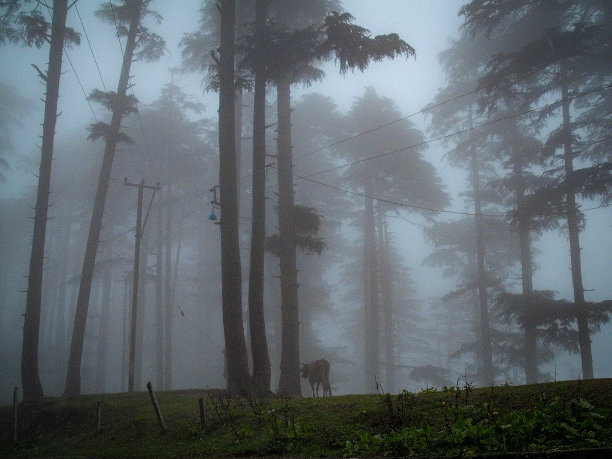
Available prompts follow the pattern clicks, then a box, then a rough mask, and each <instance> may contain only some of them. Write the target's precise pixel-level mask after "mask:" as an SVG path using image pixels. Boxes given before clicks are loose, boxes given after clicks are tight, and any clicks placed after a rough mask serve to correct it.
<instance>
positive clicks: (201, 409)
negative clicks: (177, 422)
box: [198, 398, 206, 429]
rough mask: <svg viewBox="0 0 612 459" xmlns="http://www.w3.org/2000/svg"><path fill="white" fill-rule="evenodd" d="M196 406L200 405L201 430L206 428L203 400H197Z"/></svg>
mask: <svg viewBox="0 0 612 459" xmlns="http://www.w3.org/2000/svg"><path fill="white" fill-rule="evenodd" d="M198 404H199V405H200V427H202V429H205V428H206V411H204V399H203V398H200V399H199V400H198Z"/></svg>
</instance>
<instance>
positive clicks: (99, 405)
mask: <svg viewBox="0 0 612 459" xmlns="http://www.w3.org/2000/svg"><path fill="white" fill-rule="evenodd" d="M96 431H97V433H100V432H102V402H98V427H97V429H96Z"/></svg>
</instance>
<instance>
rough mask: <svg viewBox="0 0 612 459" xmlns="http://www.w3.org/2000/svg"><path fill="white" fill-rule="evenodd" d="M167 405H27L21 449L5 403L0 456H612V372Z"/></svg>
mask: <svg viewBox="0 0 612 459" xmlns="http://www.w3.org/2000/svg"><path fill="white" fill-rule="evenodd" d="M199 398H203V399H204V407H205V413H206V416H205V420H206V425H205V426H204V427H202V426H201V421H200V414H199V404H198V399H199ZM157 400H158V402H159V406H160V408H161V411H162V415H163V418H164V420H165V424H166V426H167V432H166V433H163V432H162V431H161V428H160V425H159V424H158V421H157V418H156V416H155V411H154V409H153V405H152V404H151V401H150V399H149V395H148V394H147V393H146V392H141V393H135V394H105V395H89V396H81V397H78V398H74V399H59V398H58V399H47V400H45V401H44V402H41V403H38V404H21V405H19V408H18V419H19V421H18V426H19V429H18V430H19V432H18V442H17V444H16V445H15V444H14V443H13V440H12V436H13V423H12V418H13V411H12V407H10V406H9V407H3V408H1V409H0V439H1V443H0V456H1V457H41V456H45V457H48V456H115V457H116V456H138V457H153V456H155V457H164V456H165V457H169V456H254V455H258V456H261V455H279V456H280V455H282V456H307V457H320V456H374V455H377V456H382V455H391V456H409V455H430V456H437V455H463V456H470V455H477V454H485V453H488V454H492V453H496V454H498V453H507V452H522V451H553V450H554V451H558V450H564V451H566V454H565V457H580V456H578V454H579V453H578V452H577V451H572V452H571V453H567V450H577V449H588V451H583V453H586V454H587V455H588V457H596V456H601V457H605V456H607V457H610V456H611V455H612V449H607V448H611V447H612V415H611V413H612V379H599V380H591V381H563V382H556V383H545V384H536V385H530V386H516V387H511V386H499V387H491V388H481V389H479V388H472V387H471V386H469V385H463V386H461V387H455V388H447V389H445V390H443V391H433V390H428V391H422V392H420V393H417V394H412V393H407V392H403V393H401V394H399V395H393V396H390V397H389V396H385V395H347V396H339V397H331V398H326V399H317V400H313V399H308V398H304V399H298V400H288V399H282V398H275V399H265V400H248V399H244V398H232V399H227V398H226V397H224V393H223V392H222V391H203V390H186V391H172V392H162V393H158V394H157ZM98 405H99V406H100V413H101V416H100V427H101V430H100V432H98V427H97V426H98V422H97V421H98V419H97V413H98ZM560 454H562V453H554V455H560ZM529 457H531V456H529ZM536 457H540V456H536ZM585 457H587V456H585Z"/></svg>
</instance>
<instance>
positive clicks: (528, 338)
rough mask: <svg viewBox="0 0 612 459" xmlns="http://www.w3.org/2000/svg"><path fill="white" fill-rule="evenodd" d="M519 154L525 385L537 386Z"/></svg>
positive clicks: (516, 171)
mask: <svg viewBox="0 0 612 459" xmlns="http://www.w3.org/2000/svg"><path fill="white" fill-rule="evenodd" d="M518 154H519V153H514V165H513V167H514V179H515V180H516V181H517V187H516V192H515V196H516V206H517V210H518V215H519V220H518V235H519V245H520V249H521V283H522V287H523V300H524V301H525V306H524V311H523V314H524V327H525V328H524V333H525V345H524V347H523V359H524V368H525V383H526V384H535V383H537V382H538V346H537V344H538V342H537V331H536V323H535V319H534V315H535V311H533V310H531V309H529V307H528V306H527V305H528V304H529V305H530V304H531V303H530V301H529V300H530V298H531V295H532V293H533V262H532V258H531V236H530V231H531V230H530V224H529V217H528V216H527V215H525V214H524V210H523V207H524V206H523V202H524V200H525V183H524V176H523V165H522V161H521V159H520V158H519V157H518Z"/></svg>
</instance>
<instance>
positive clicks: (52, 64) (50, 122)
mask: <svg viewBox="0 0 612 459" xmlns="http://www.w3.org/2000/svg"><path fill="white" fill-rule="evenodd" d="M67 12H68V0H54V2H53V17H52V19H51V45H50V47H49V67H48V70H47V94H46V97H45V115H44V121H43V136H42V148H41V152H40V168H39V173H38V190H37V194H36V210H35V214H34V233H33V236H32V253H31V255H30V268H29V272H28V291H27V296H26V308H25V313H24V321H23V342H22V352H21V384H22V385H23V398H24V400H39V399H42V398H43V396H44V394H43V389H42V385H41V383H40V376H39V372H38V342H39V333H40V313H41V297H42V279H43V261H44V255H45V236H46V231H47V213H48V211H49V193H50V186H51V164H52V161H53V140H54V138H55V124H56V121H57V100H58V97H59V84H60V77H61V74H62V52H63V49H64V35H65V31H66V14H67Z"/></svg>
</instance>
